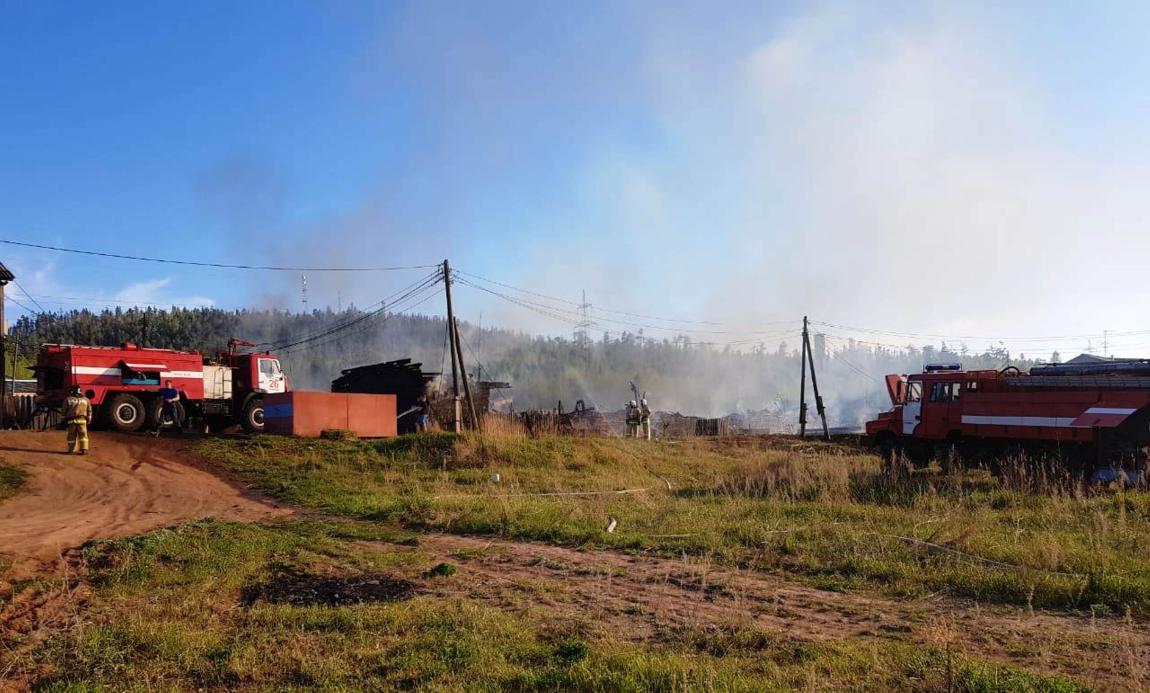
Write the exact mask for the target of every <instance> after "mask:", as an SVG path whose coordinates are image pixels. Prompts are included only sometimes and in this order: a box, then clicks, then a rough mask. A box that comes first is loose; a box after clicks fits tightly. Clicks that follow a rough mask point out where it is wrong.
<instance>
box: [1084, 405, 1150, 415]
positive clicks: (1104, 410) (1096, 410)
mask: <svg viewBox="0 0 1150 693" xmlns="http://www.w3.org/2000/svg"><path fill="white" fill-rule="evenodd" d="M1136 411H1138V410H1137V409H1127V408H1126V407H1090V408H1089V409H1087V410H1086V411H1084V412H1082V413H1083V414H1117V415H1120V416H1130V415H1131V414H1133V413H1134V412H1136Z"/></svg>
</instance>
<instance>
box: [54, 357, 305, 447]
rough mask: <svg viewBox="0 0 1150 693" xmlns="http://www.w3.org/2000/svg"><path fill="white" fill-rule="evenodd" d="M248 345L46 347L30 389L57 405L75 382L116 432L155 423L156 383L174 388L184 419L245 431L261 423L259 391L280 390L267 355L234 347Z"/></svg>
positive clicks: (275, 365) (276, 367) (281, 379)
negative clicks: (214, 348)
mask: <svg viewBox="0 0 1150 693" xmlns="http://www.w3.org/2000/svg"><path fill="white" fill-rule="evenodd" d="M251 346H254V345H253V344H251V343H249V342H244V341H242V340H236V339H233V340H231V341H229V342H228V351H226V352H222V353H219V354H217V355H216V356H215V357H211V358H209V357H205V356H204V355H203V354H200V353H198V352H195V351H175V350H172V349H148V348H144V347H139V346H136V345H135V344H133V343H131V342H125V343H123V344H121V345H120V346H118V347H93V346H75V345H71V344H46V345H44V346H43V347H41V349H40V353H39V356H38V357H37V360H36V366H35V371H36V382H37V388H36V391H37V394H39V395H40V398H41V401H42V402H43V403H44V404H46V405H47V406H49V407H59V406H60V404H61V403H62V402H63V401H64V399H65V398H66V397H67V396H68V390H69V389H70V388H71V387H72V386H73V385H78V386H79V387H80V389H81V390H82V391H83V392H84V394H85V395H86V396H87V397H88V399H90V400H91V401H92V404H93V405H94V409H95V415H96V417H97V420H98V421H100V422H102V423H104V424H105V425H107V426H108V427H110V428H112V429H115V430H118V431H138V430H140V429H141V428H143V427H144V426H145V425H147V426H149V427H157V426H159V425H160V410H161V408H162V405H163V401H162V399H161V397H160V388H161V387H164V386H165V384H166V383H167V381H169V380H171V381H172V387H174V388H175V389H177V390H179V391H180V402H179V405H178V406H179V407H180V408H182V412H181V414H182V415H183V416H184V417H187V416H190V417H196V418H202V419H203V420H204V421H205V422H207V423H209V424H217V425H221V424H222V425H226V424H230V423H236V422H238V423H240V424H241V425H242V426H243V427H244V429H246V430H248V431H260V430H263V426H264V405H263V400H264V395H265V394H268V393H272V392H286V391H287V389H288V381H287V376H285V375H284V372H283V369H282V368H281V367H280V362H279V359H278V358H276V357H275V356H274V355H272V354H260V353H247V352H241V351H240V350H239V348H240V347H251Z"/></svg>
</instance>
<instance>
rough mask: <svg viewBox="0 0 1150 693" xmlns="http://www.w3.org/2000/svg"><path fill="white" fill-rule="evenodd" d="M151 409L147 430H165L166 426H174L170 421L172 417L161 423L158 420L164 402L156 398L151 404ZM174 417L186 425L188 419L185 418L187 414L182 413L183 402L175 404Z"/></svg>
mask: <svg viewBox="0 0 1150 693" xmlns="http://www.w3.org/2000/svg"><path fill="white" fill-rule="evenodd" d="M151 407H152V408H151V411H149V412H148V427H149V428H152V429H156V428H166V427H168V426H172V425H174V424H175V422H174V421H172V417H170V416H169V417H166V418H164V420H163V421H161V420H160V416H161V414H162V413H163V411H164V400H163V399H161V398H159V397H157V398H156V400H155V401H154V402H152V403H151ZM176 415H177V416H178V417H179V418H180V421H183V422H184V423H187V421H188V417H187V413H186V412H185V411H184V403H183V402H176Z"/></svg>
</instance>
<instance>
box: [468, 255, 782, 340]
mask: <svg viewBox="0 0 1150 693" xmlns="http://www.w3.org/2000/svg"><path fill="white" fill-rule="evenodd" d="M454 271H455V272H457V273H458V274H462V275H466V276H468V277H471V278H472V279H477V280H479V281H482V282H486V283H488V284H494V285H496V286H501V287H503V288H505V289H511V290H512V291H518V292H520V293H523V294H527V295H529V296H535V297H536V298H543V299H546V300H549V301H556V302H558V303H564V304H567V305H569V306H572V307H574V308H578V309H582V308H583V303H580V302H579V301H572V300H570V299H566V298H560V297H559V296H551V295H549V294H544V293H540V292H538V291H532V290H530V289H524V288H522V287H518V286H514V285H512V284H507V283H504V282H499V281H495V280H494V279H487V278H486V277H481V276H479V275H478V274H473V273H471V272H465V271H463V270H458V269H457V270H454ZM551 307H552V308H554V306H551ZM587 308H588V309H590V310H591V312H600V313H611V314H614V315H623V316H627V317H632V318H639V319H642V320H655V321H657V322H673V323H682V324H686V325H713V326H717V327H721V326H723V325H724V323H721V322H714V321H710V320H685V319H682V318H663V317H659V316H657V315H646V314H643V313H632V312H629V311H625V310H612V309H610V308H601V307H597V306H590V305H588V306H587ZM555 309H556V310H562V309H559V308H555ZM596 319H603V320H606V319H605V318H598V317H596ZM794 322H797V321H795V320H775V321H771V322H765V323H761V324H762V325H789V324H792V323H794ZM623 324H629V323H623ZM652 329H670V328H666V327H663V328H659V327H654V328H652ZM700 331H707V330H700Z"/></svg>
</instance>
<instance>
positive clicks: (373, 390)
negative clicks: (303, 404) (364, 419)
mask: <svg viewBox="0 0 1150 693" xmlns="http://www.w3.org/2000/svg"><path fill="white" fill-rule="evenodd" d="M341 373H342V375H340V377H338V378H336V379H335V380H333V381H332V382H331V391H332V392H346V393H358V394H374V395H381V394H388V395H394V396H395V406H396V411H397V413H398V419H399V421H398V431H399V433H414V432H415V422H416V409H417V407H416V403H417V402H418V401H419V398H420V397H421V396H423V395H424V394H430V389H431V388H430V385H431V383H432V382H433V381H435V379H436V378H438V377H439V373H428V372H424V370H423V364H422V363H412V361H411V359H398V360H395V361H386V362H384V363H376V364H372V365H368V366H358V367H356V368H348V369H345V370H343V371H341ZM432 408H433V410H434V408H435V407H434V401H433V403H432Z"/></svg>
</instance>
